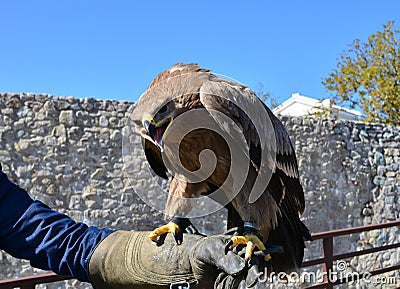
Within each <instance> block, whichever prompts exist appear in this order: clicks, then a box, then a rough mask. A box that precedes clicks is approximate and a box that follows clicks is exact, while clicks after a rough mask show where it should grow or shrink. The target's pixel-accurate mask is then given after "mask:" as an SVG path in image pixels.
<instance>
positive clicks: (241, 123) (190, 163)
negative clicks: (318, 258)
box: [133, 63, 311, 271]
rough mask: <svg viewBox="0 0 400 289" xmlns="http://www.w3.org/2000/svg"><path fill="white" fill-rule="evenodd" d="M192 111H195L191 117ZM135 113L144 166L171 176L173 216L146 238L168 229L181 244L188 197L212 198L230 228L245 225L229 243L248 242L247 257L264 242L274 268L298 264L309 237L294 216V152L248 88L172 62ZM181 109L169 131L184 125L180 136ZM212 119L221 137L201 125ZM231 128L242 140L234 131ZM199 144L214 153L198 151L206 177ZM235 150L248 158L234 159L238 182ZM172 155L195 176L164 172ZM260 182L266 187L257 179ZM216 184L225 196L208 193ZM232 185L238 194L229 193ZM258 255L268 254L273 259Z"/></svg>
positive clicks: (298, 202)
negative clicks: (276, 252) (270, 247)
mask: <svg viewBox="0 0 400 289" xmlns="http://www.w3.org/2000/svg"><path fill="white" fill-rule="evenodd" d="M197 111H200V112H201V113H202V114H200V115H201V117H196V114H195V112H197ZM187 113H189V114H187ZM134 114H135V115H134V116H133V119H134V121H135V122H136V123H137V124H138V125H139V126H140V129H139V133H140V134H141V136H142V141H143V146H144V150H145V155H146V158H147V161H148V162H149V164H150V167H151V168H152V169H153V171H154V172H155V173H156V174H157V175H159V176H161V177H163V178H168V177H170V178H171V180H170V188H169V196H168V200H167V207H166V213H167V215H169V216H171V217H172V219H171V221H170V222H169V223H168V224H167V225H165V226H162V227H160V228H157V229H155V230H154V231H153V232H152V233H151V235H150V236H149V238H150V239H151V240H153V241H161V240H163V238H165V236H166V234H168V233H172V234H173V235H174V236H175V239H176V241H177V243H180V242H182V232H183V231H184V230H185V229H186V228H187V227H189V226H190V225H191V223H190V221H189V219H188V218H186V217H185V216H186V215H185V213H187V211H190V210H191V209H192V208H191V206H192V207H193V203H190V204H189V205H188V203H187V202H186V200H187V199H188V198H197V197H199V196H210V197H212V198H213V199H215V200H216V201H217V202H220V203H222V204H223V205H224V206H225V207H226V208H228V217H229V220H228V226H230V227H233V226H239V227H242V228H244V230H243V234H242V235H241V236H234V237H232V240H231V242H230V243H229V244H228V246H230V247H232V248H233V247H235V246H238V245H246V246H247V247H246V248H247V249H246V258H247V259H249V258H251V255H252V253H253V251H254V250H256V249H258V250H259V251H260V252H263V251H264V252H265V249H266V247H265V244H267V243H268V244H274V245H280V246H283V248H284V254H283V255H281V256H279V258H275V257H274V258H272V260H271V261H272V262H274V261H275V264H274V267H275V268H274V269H276V270H285V271H289V270H291V269H293V268H298V267H299V265H300V264H301V262H302V259H303V253H304V240H305V239H307V238H308V239H310V238H311V237H310V235H309V231H308V229H307V228H306V227H305V225H304V224H303V223H302V222H301V221H300V218H299V214H302V213H303V211H304V209H305V201H304V193H303V189H302V186H301V184H300V181H299V172H298V167H297V160H296V156H295V151H294V148H293V145H292V143H291V141H290V139H289V136H288V134H287V132H286V130H285V128H284V126H283V124H282V123H281V122H280V121H279V120H278V118H276V117H275V116H274V115H273V113H272V112H271V110H270V109H269V108H268V107H267V106H266V105H265V104H264V103H263V102H262V101H261V100H260V99H258V98H257V96H256V95H255V94H254V93H253V92H252V91H251V90H250V89H249V88H247V87H245V86H244V85H242V84H239V83H237V82H235V81H232V80H229V79H226V78H223V77H219V76H217V75H215V74H213V73H212V72H211V71H210V70H208V69H203V68H200V67H199V65H197V64H183V63H178V64H176V65H174V66H172V67H171V68H170V69H168V70H166V71H164V72H162V73H160V74H159V75H158V76H157V77H156V78H155V79H154V80H153V81H152V82H151V84H150V85H149V87H148V89H147V90H146V92H145V93H144V94H143V95H142V97H141V98H140V99H139V101H138V103H137V105H136V108H135V112H134ZM221 114H224V115H225V116H226V117H227V118H226V119H224V118H223V117H221ZM185 115H187V116H188V117H186V119H185V121H183V122H182V123H181V124H180V125H175V129H177V130H179V128H181V129H183V128H182V127H185V128H184V129H186V130H188V132H187V133H183V136H181V138H180V139H179V141H178V140H175V135H174V130H173V129H172V127H173V125H174V124H175V121H176V120H177V119H179V117H183V116H185ZM227 120H228V121H227ZM229 121H230V122H229ZM202 122H205V123H208V124H206V125H203V124H202ZM211 123H212V125H214V126H218V127H219V128H220V129H221V131H222V132H225V133H226V134H225V136H224V135H223V134H221V133H218V132H216V131H215V130H210V129H207V125H210V124H211ZM184 129H183V130H184ZM234 133H239V134H240V135H241V137H242V139H241V140H239V137H234V136H233V135H234ZM229 138H230V139H229ZM232 139H233V141H232ZM176 142H179V146H178V152H176V151H175V153H172V152H170V151H169V147H170V146H173V145H174V144H175V143H176ZM232 143H233V145H232ZM232 146H236V148H232ZM204 150H211V151H212V152H213V157H214V158H213V160H214V161H211V160H207V156H206V157H203V161H204V163H206V164H207V161H208V163H209V164H210V166H211V167H212V168H213V170H212V172H211V173H209V174H208V175H207V174H205V175H201V171H202V170H201V167H202V163H201V162H202V161H201V153H202V152H203V151H204ZM235 150H236V152H235ZM264 151H265V152H267V155H266V156H265V155H264ZM237 152H239V154H241V155H242V157H243V156H244V157H245V159H244V160H246V158H247V161H243V159H242V160H241V161H240V164H239V165H237V162H236V169H238V168H239V171H240V170H243V171H245V177H244V179H243V181H241V184H240V186H238V185H237V184H235V182H236V183H237V179H238V177H236V175H235V174H233V175H232V174H230V170H232V169H233V168H232V167H233V165H232V164H233V163H235V160H236V158H237V157H236V156H235V157H233V154H236V155H237ZM177 159H179V161H180V162H181V164H182V166H183V167H184V168H185V169H186V170H187V171H189V172H193V173H196V172H198V173H199V174H200V176H199V178H198V179H199V180H198V181H190V180H189V178H188V177H187V176H185V174H184V173H182V172H180V171H179V169H176V171H175V172H170V174H169V173H167V172H168V170H169V169H170V168H171V167H172V168H174V163H175V162H176V160H177ZM167 163H169V164H167ZM167 167H168V169H167ZM170 170H171V169H170ZM172 170H173V169H172ZM263 172H265V174H266V176H265V177H263V176H262V173H263ZM260 175H261V178H260ZM263 180H264V181H266V184H265V186H263V185H262V184H261V185H260V182H261V183H262V181H263ZM256 183H257V184H258V185H256ZM221 187H222V192H223V196H221V194H220V193H219V195H214V194H213V193H214V192H216V191H218V192H220V188H221ZM255 187H258V188H261V189H262V191H261V193H258V194H257V192H256V190H255ZM238 188H239V189H238ZM235 190H237V191H238V192H237V193H235V194H232V191H235ZM264 255H265V259H266V260H268V259H269V258H270V257H271V256H270V255H269V254H264ZM275 259H276V260H275Z"/></svg>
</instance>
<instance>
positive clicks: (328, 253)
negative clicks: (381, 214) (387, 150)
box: [0, 220, 400, 289]
mask: <svg viewBox="0 0 400 289" xmlns="http://www.w3.org/2000/svg"><path fill="white" fill-rule="evenodd" d="M396 226H400V220H398V221H393V222H387V223H382V224H376V225H368V226H361V227H356V228H348V229H340V230H333V231H327V232H321V233H315V234H313V235H312V237H313V239H314V240H322V257H321V258H317V259H313V260H308V261H305V262H303V264H302V268H305V267H311V266H315V265H322V272H323V273H324V274H323V277H324V278H323V282H321V283H319V284H315V285H311V286H308V287H305V288H304V289H322V288H326V289H332V288H334V286H335V285H340V284H343V283H346V282H350V281H352V280H351V276H350V278H346V279H337V280H336V281H334V282H332V280H330V278H328V277H329V276H328V274H327V273H328V272H332V270H333V263H334V261H338V260H343V259H348V258H352V257H357V256H361V255H366V254H371V253H376V252H380V251H385V250H390V249H395V248H400V243H395V244H390V245H385V246H380V247H375V248H370V249H365V250H361V251H355V252H349V253H341V254H336V255H335V254H334V252H333V238H334V237H337V236H343V235H349V234H354V233H360V232H365V231H371V230H376V229H383V228H390V227H396ZM396 270H400V264H397V265H394V266H390V267H386V268H382V269H376V270H371V271H368V272H369V273H370V276H375V275H379V274H383V273H386V272H391V271H396ZM353 277H354V276H353ZM72 278H73V277H72V276H59V275H56V274H54V273H48V274H41V275H35V276H26V277H20V278H15V279H7V280H0V289H13V288H21V289H34V288H35V286H36V285H38V284H43V283H52V282H57V281H62V280H68V279H72ZM399 281H400V280H399ZM395 285H397V286H398V285H399V284H395ZM192 288H194V289H208V288H212V285H211V284H200V285H196V286H192ZM397 288H400V287H397Z"/></svg>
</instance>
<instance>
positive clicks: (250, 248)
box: [225, 234, 271, 263]
mask: <svg viewBox="0 0 400 289" xmlns="http://www.w3.org/2000/svg"><path fill="white" fill-rule="evenodd" d="M239 245H245V246H246V253H245V261H246V263H247V262H248V261H249V260H250V259H251V257H252V255H253V252H254V251H255V250H256V248H257V249H258V250H259V251H257V255H261V256H264V260H265V261H269V260H270V259H271V254H270V253H269V252H268V251H267V249H266V247H265V245H264V243H263V242H262V241H261V239H260V237H259V236H257V235H256V234H246V235H244V236H233V237H232V238H231V239H230V241H229V242H228V244H226V247H225V252H226V253H227V252H228V250H229V249H232V248H235V247H237V246H239Z"/></svg>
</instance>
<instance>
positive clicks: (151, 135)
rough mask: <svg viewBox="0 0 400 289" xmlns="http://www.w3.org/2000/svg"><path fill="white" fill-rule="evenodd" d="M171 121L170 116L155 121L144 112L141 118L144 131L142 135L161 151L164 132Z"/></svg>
mask: <svg viewBox="0 0 400 289" xmlns="http://www.w3.org/2000/svg"><path fill="white" fill-rule="evenodd" d="M172 121H173V117H172V116H167V117H166V118H164V119H162V120H160V121H159V122H157V123H156V122H155V121H154V119H153V117H152V116H151V115H150V114H147V113H145V114H144V115H143V118H142V124H143V127H144V129H145V131H146V133H145V134H142V136H143V137H144V138H146V139H148V140H150V141H151V142H153V143H154V144H155V145H156V146H157V147H158V148H159V149H160V150H161V151H163V150H164V134H165V132H166V131H167V130H168V128H169V127H170V126H171V124H172Z"/></svg>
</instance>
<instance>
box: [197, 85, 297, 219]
mask: <svg viewBox="0 0 400 289" xmlns="http://www.w3.org/2000/svg"><path fill="white" fill-rule="evenodd" d="M200 100H201V102H202V104H203V105H204V107H205V108H206V109H207V110H208V111H209V112H210V114H211V115H212V116H213V117H214V119H215V120H216V122H217V123H219V125H220V126H221V127H222V128H223V129H224V130H225V131H229V130H232V129H233V127H239V128H240V129H241V133H242V134H243V136H244V137H245V139H246V142H247V145H248V150H249V156H250V159H251V163H252V164H253V165H254V166H255V168H256V169H257V170H258V171H259V176H260V175H261V173H260V172H262V171H263V170H267V171H268V170H272V178H277V177H281V178H282V182H283V183H284V184H285V187H286V189H281V190H274V191H271V194H272V195H273V196H274V198H275V200H276V201H277V203H278V204H281V203H282V201H283V200H284V199H285V198H286V201H285V203H286V202H289V203H288V204H286V205H288V206H290V207H293V206H294V207H295V208H296V209H297V211H298V212H300V213H302V212H303V211H304V207H305V204H304V193H303V190H302V187H301V185H300V183H299V179H298V178H299V173H298V168H297V160H296V156H295V152H294V149H293V145H292V144H291V142H290V139H289V136H288V134H287V132H286V130H285V128H284V127H283V125H282V123H281V122H280V121H279V120H278V119H277V118H276V117H275V116H274V115H273V113H272V112H271V111H270V110H269V109H268V107H267V106H266V105H265V104H264V103H262V102H261V100H260V99H259V98H258V97H257V96H256V95H255V94H254V92H252V91H251V90H250V89H249V88H247V87H245V86H243V85H241V84H238V83H235V82H232V81H228V80H225V79H221V78H217V77H211V78H210V80H209V81H207V82H206V83H204V84H203V86H202V87H201V89H200ZM217 112H218V113H219V112H222V113H223V114H225V115H227V116H228V117H229V118H230V119H231V120H232V121H233V122H234V124H233V123H232V122H231V123H228V122H226V121H225V119H222V118H221V117H219V115H218V113H217ZM280 175H282V176H280ZM260 179H261V180H260ZM262 179H263V178H262V175H261V177H259V178H257V180H256V182H255V187H257V186H256V184H257V181H259V182H260V181H261V182H262ZM275 181H276V180H275ZM286 183H287V184H286ZM261 185H264V184H261ZM260 188H262V187H260ZM263 192H264V191H262V192H261V193H263ZM255 193H256V194H257V192H255ZM259 196H260V195H258V196H257V195H256V196H255V197H256V199H257V198H258V197H259ZM253 197H254V196H253ZM251 198H252V195H250V197H249V201H250V202H252V200H251ZM256 199H255V200H256ZM255 200H254V201H255Z"/></svg>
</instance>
